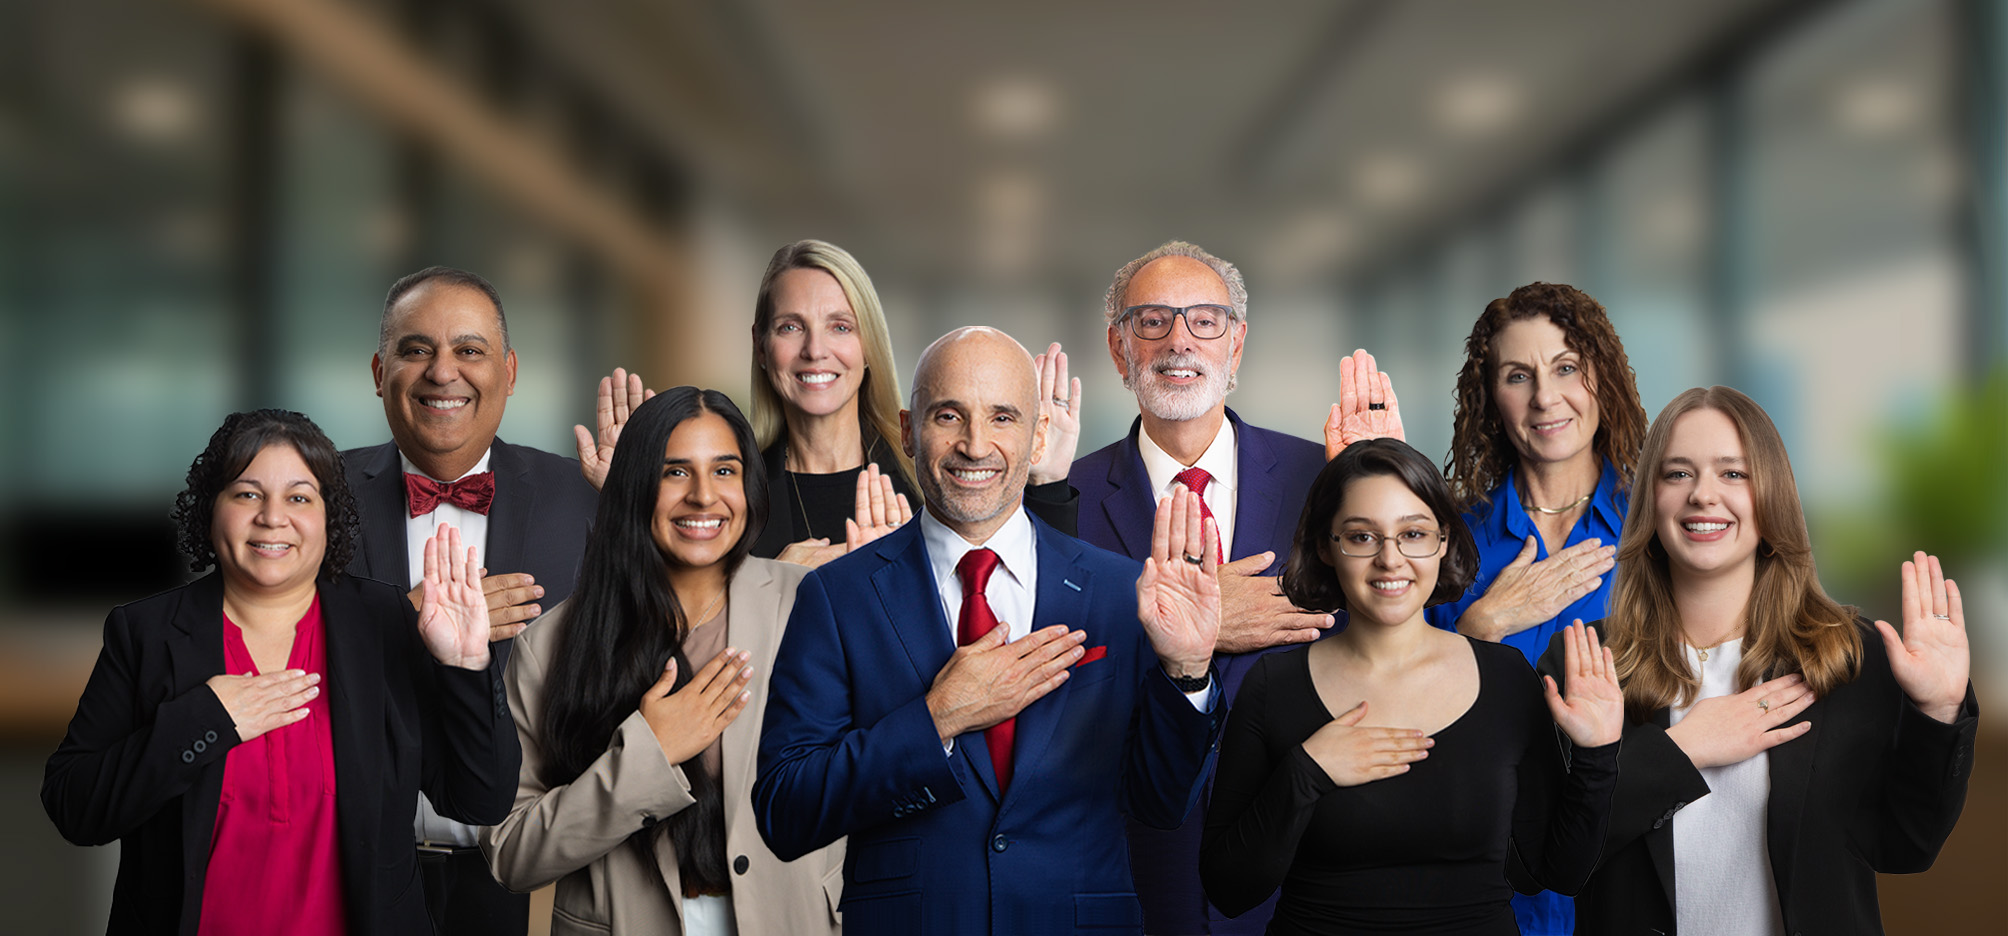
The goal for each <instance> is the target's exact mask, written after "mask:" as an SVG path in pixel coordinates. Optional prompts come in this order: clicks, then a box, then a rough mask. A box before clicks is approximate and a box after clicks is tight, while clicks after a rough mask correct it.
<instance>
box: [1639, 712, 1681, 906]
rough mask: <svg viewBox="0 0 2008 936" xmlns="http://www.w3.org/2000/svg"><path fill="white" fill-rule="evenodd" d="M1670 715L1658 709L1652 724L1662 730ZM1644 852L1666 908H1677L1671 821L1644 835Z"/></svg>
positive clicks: (1671, 720) (1668, 722) (1669, 721)
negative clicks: (1648, 859)
mask: <svg viewBox="0 0 2008 936" xmlns="http://www.w3.org/2000/svg"><path fill="white" fill-rule="evenodd" d="M1672 715H1673V713H1672V711H1671V710H1669V709H1660V710H1658V711H1656V712H1653V713H1652V722H1653V724H1655V725H1658V726H1659V727H1660V728H1662V729H1664V728H1666V727H1667V726H1668V725H1670V724H1671V723H1672V722H1673V717H1672ZM1645 850H1646V852H1647V853H1649V854H1651V855H1652V864H1653V870H1655V871H1657V872H1659V886H1660V890H1661V891H1662V892H1664V893H1665V894H1666V905H1667V907H1668V908H1669V909H1672V908H1674V907H1677V906H1678V904H1675V903H1674V902H1673V898H1674V894H1673V823H1672V822H1671V821H1669V822H1667V823H1666V824H1665V825H1663V826H1661V827H1659V828H1657V829H1654V830H1652V831H1650V832H1647V833H1646V834H1645Z"/></svg>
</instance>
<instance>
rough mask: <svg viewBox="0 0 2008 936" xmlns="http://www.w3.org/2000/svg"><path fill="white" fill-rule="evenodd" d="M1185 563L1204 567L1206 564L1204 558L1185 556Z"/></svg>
mask: <svg viewBox="0 0 2008 936" xmlns="http://www.w3.org/2000/svg"><path fill="white" fill-rule="evenodd" d="M1185 561H1187V562H1190V563H1192V564H1193V565H1205V564H1206V557H1205V556H1186V557H1185Z"/></svg>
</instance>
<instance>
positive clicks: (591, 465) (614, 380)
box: [572, 367, 655, 491]
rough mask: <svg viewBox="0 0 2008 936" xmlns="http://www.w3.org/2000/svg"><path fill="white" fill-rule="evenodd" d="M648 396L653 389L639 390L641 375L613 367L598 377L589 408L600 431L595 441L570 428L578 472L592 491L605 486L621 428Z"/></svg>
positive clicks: (580, 429) (581, 428)
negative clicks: (576, 446) (574, 439)
mask: <svg viewBox="0 0 2008 936" xmlns="http://www.w3.org/2000/svg"><path fill="white" fill-rule="evenodd" d="M652 396H655V391H654V390H644V389H642V385H641V375H640V374H630V373H628V372H627V370H626V369H624V368H619V367H616V368H614V373H613V376H611V377H601V378H600V394H599V400H598V402H597V403H595V404H594V406H593V420H594V421H595V422H597V423H598V424H599V430H600V431H599V437H598V440H597V441H595V439H594V436H593V433H591V432H587V431H586V427H584V426H576V425H575V426H573V427H572V435H573V436H575V437H577V438H578V442H579V473H580V474H582V475H585V476H586V483H587V484H590V485H592V486H593V490H595V491H597V490H599V489H600V488H601V487H602V486H604V485H605V484H606V483H607V468H608V467H610V466H612V465H613V462H614V445H615V444H616V443H618V442H620V439H621V427H622V426H625V425H627V421H628V416H629V415H630V414H632V413H633V412H634V409H635V407H637V406H640V405H642V403H644V402H646V401H647V400H648V398H650V397H652Z"/></svg>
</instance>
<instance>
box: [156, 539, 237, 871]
mask: <svg viewBox="0 0 2008 936" xmlns="http://www.w3.org/2000/svg"><path fill="white" fill-rule="evenodd" d="M173 626H174V628H175V630H176V631H178V633H176V634H175V635H174V636H173V637H171V638H169V640H168V643H167V653H168V666H169V669H170V670H171V672H172V677H173V685H172V686H171V687H170V689H169V691H170V692H172V693H173V694H174V695H177V696H178V695H180V694H181V693H183V692H186V691H188V690H190V689H193V688H194V687H196V686H198V685H201V684H202V683H204V682H207V681H208V680H209V677H211V676H215V675H217V674H219V673H222V672H223V575H222V573H220V572H214V571H212V572H210V573H209V574H208V575H205V576H203V577H202V578H200V579H197V580H196V581H195V582H194V583H193V584H192V585H190V586H189V589H188V591H187V592H186V593H185V596H184V597H183V598H182V600H181V603H180V604H179V605H177V606H176V607H175V610H174V618H173ZM224 764H225V761H222V760H219V761H216V762H215V763H213V764H211V765H210V766H209V767H208V768H207V769H205V770H204V771H203V772H202V779H201V780H199V781H197V783H196V786H195V790H194V792H192V793H191V794H189V795H186V796H183V797H182V798H181V827H182V829H183V830H184V833H185V834H183V835H182V837H181V866H182V867H183V868H187V869H189V871H190V872H192V873H196V875H197V878H198V879H199V878H200V876H201V869H205V868H207V867H208V866H209V847H210V844H211V841H210V837H211V831H212V830H213V829H215V828H216V807H217V804H218V802H219V801H220V800H221V799H222V798H223V768H224Z"/></svg>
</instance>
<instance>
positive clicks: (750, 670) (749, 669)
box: [739, 666, 753, 679]
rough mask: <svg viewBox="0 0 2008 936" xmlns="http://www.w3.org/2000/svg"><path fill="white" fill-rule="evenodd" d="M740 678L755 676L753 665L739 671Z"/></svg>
mask: <svg viewBox="0 0 2008 936" xmlns="http://www.w3.org/2000/svg"><path fill="white" fill-rule="evenodd" d="M739 678H740V679H752V678H753V667H750V666H748V667H746V668H745V669H742V670H740V671H739Z"/></svg>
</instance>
